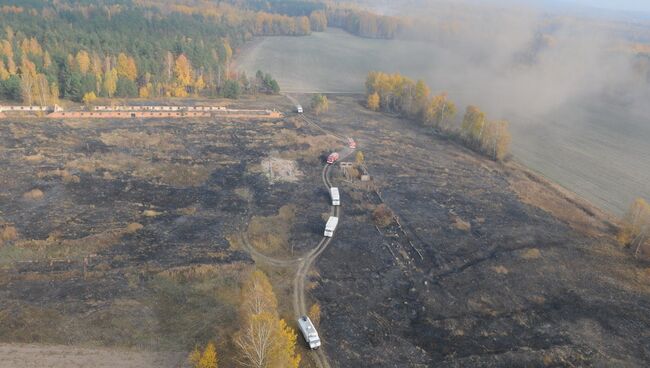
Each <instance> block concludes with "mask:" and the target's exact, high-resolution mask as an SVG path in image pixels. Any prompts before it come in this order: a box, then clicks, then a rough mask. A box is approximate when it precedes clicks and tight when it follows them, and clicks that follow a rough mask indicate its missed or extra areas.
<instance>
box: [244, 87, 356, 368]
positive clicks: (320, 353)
mask: <svg viewBox="0 0 650 368" xmlns="http://www.w3.org/2000/svg"><path fill="white" fill-rule="evenodd" d="M285 96H286V97H287V98H288V99H289V100H291V102H292V103H294V104H298V101H297V100H296V99H295V98H293V97H291V96H289V95H285ZM300 117H301V118H302V119H303V120H304V121H305V122H306V123H308V124H310V125H312V126H314V127H316V128H317V129H319V130H320V131H322V132H324V133H325V134H328V135H332V136H334V137H336V138H338V139H340V140H342V141H344V142H346V143H347V141H346V138H345V137H343V136H340V135H337V134H334V133H332V132H330V131H328V130H326V129H324V128H323V127H321V126H320V125H318V124H317V123H315V122H313V121H311V120H310V119H308V118H307V117H305V116H304V115H300ZM354 151H355V150H354V149H350V148H348V147H345V148H344V149H343V150H342V151H341V152H339V155H340V160H342V159H344V158H346V157H348V156H350V155H351V154H352V153H353V152H354ZM331 167H332V165H329V164H326V165H325V167H323V170H322V172H321V179H322V181H323V185H325V187H326V188H327V189H328V191H329V189H330V188H331V187H332V183H331V182H330V179H329V171H330V169H331ZM330 215H331V216H336V217H339V218H340V216H341V209H340V207H339V206H330ZM331 241H332V238H328V237H325V236H323V238H322V239H321V240H320V241H319V242H318V244H317V245H316V247H315V248H314V249H312V250H311V251H309V252H307V254H305V255H302V256H300V257H297V258H293V259H277V258H273V257H269V256H267V255H265V254H262V253H260V252H259V251H257V250H256V249H255V248H254V247H253V246H252V245H251V244H250V242H249V240H248V238H247V236H246V235H245V234H242V243H243V244H244V247H245V248H246V250H247V251H248V252H250V254H251V255H252V256H253V258H256V259H257V260H258V261H260V262H262V263H266V264H268V265H271V266H275V267H293V266H294V265H298V267H297V269H296V276H295V277H294V279H293V311H294V313H295V315H296V316H298V317H300V316H303V315H307V298H306V293H305V281H306V279H307V276H308V273H309V270H310V269H311V266H312V265H313V264H314V262H315V261H316V259H318V257H319V256H320V255H321V254H322V253H323V252H324V251H325V249H327V246H328V245H329V244H330V242H331ZM309 356H310V358H311V359H312V360H313V361H314V363H315V364H316V365H317V366H318V367H320V368H330V367H331V365H330V363H329V359H328V358H327V354H326V353H325V349H324V348H323V346H321V348H320V349H318V350H314V351H311V354H310V355H309Z"/></svg>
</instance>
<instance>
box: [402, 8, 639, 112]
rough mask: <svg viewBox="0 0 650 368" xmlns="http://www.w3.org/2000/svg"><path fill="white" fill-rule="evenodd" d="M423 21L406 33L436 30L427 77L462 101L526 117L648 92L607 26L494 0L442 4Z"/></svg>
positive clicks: (620, 43)
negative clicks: (581, 103)
mask: <svg viewBox="0 0 650 368" xmlns="http://www.w3.org/2000/svg"><path fill="white" fill-rule="evenodd" d="M419 18H420V21H419V22H418V23H417V24H418V25H417V26H416V27H415V29H414V30H412V32H413V33H411V34H409V35H408V36H414V37H422V35H425V37H426V35H436V36H433V37H431V38H433V41H434V42H433V43H432V45H431V46H430V47H431V48H432V49H431V50H429V53H430V54H432V55H435V57H434V60H433V63H432V65H431V67H430V69H429V70H428V71H427V74H428V75H427V76H426V79H427V80H428V81H429V82H430V83H431V84H432V86H433V87H434V89H441V90H447V91H449V93H450V95H451V97H452V98H454V97H455V98H456V99H457V100H458V102H459V105H461V106H464V105H467V104H475V105H478V106H480V107H481V108H482V109H484V110H486V111H487V112H488V113H490V114H491V115H496V116H508V115H517V116H525V115H543V114H546V113H548V112H552V111H555V110H558V109H559V108H560V107H562V106H563V105H565V104H572V103H580V101H584V100H585V99H592V98H607V97H608V96H610V97H611V96H617V97H620V96H621V94H625V95H626V96H625V98H627V99H629V98H630V97H634V96H638V95H642V96H645V92H644V93H640V92H643V91H640V90H639V89H638V88H641V87H642V86H641V84H640V83H638V80H639V77H640V75H639V73H638V72H637V71H636V70H635V69H634V67H633V65H634V58H633V54H632V53H631V52H626V51H625V47H624V41H625V40H623V39H621V37H620V36H619V35H617V34H614V33H613V32H612V29H611V27H610V26H609V25H608V24H607V23H604V22H596V21H590V20H586V19H581V18H578V17H572V16H559V15H551V14H548V13H546V12H544V11H542V10H540V9H539V8H534V7H523V6H518V7H512V6H510V5H508V6H506V5H504V4H503V3H496V2H493V3H491V4H490V5H476V4H471V5H468V4H465V5H459V4H458V3H455V4H447V5H445V6H443V5H440V4H439V6H438V7H435V8H431V9H430V14H428V16H427V17H426V18H425V17H422V15H420V16H419ZM632 87H633V88H634V93H630V88H632ZM628 102H629V101H628ZM637 102H642V101H637ZM640 105H643V104H642V103H640Z"/></svg>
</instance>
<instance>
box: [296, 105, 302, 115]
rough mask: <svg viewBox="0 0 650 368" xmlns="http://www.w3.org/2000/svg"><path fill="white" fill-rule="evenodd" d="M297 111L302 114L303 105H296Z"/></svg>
mask: <svg viewBox="0 0 650 368" xmlns="http://www.w3.org/2000/svg"><path fill="white" fill-rule="evenodd" d="M296 112H297V113H298V114H302V106H301V105H296Z"/></svg>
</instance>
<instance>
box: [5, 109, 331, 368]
mask: <svg viewBox="0 0 650 368" xmlns="http://www.w3.org/2000/svg"><path fill="white" fill-rule="evenodd" d="M242 104H246V106H251V105H255V104H258V105H260V106H261V107H264V106H267V107H277V108H281V109H287V108H288V106H289V105H288V103H287V102H286V100H285V99H284V98H282V97H277V98H272V97H271V98H265V99H264V100H262V101H244V102H242ZM330 141H331V139H330V138H327V137H325V136H324V135H321V133H318V132H316V131H315V130H314V129H312V128H310V127H308V126H305V124H304V123H303V122H300V121H299V120H298V119H296V118H291V117H290V118H284V119H278V120H276V121H268V120H266V121H253V120H251V121H243V120H206V119H197V120H192V119H184V120H182V121H180V120H176V119H175V120H168V121H165V120H162V119H152V120H115V121H107V120H67V121H51V120H47V121H41V120H36V119H34V120H23V121H17V120H5V121H3V122H2V124H1V125H0V162H1V163H0V165H1V167H2V172H1V174H0V230H3V231H4V230H6V229H13V230H12V231H5V232H4V234H10V233H15V234H13V235H12V236H4V235H3V236H4V238H0V239H3V241H1V242H0V342H4V343H9V342H12V343H13V342H20V343H47V344H67V345H82V346H119V347H128V348H136V349H144V350H153V351H180V352H184V351H188V350H189V349H191V348H193V347H194V345H195V344H197V343H201V344H203V343H205V342H206V341H207V340H208V339H216V341H217V345H218V349H219V350H220V351H226V350H228V349H232V346H230V345H229V344H231V343H230V341H231V339H230V337H231V335H232V333H233V331H234V330H235V329H236V328H237V316H238V313H237V310H238V304H239V293H238V290H239V284H240V281H241V280H242V279H243V278H245V277H246V275H247V274H248V272H249V271H250V269H251V268H252V267H253V266H254V264H253V261H252V260H251V258H250V257H249V255H248V254H247V253H246V252H244V251H243V250H241V249H239V248H237V247H236V246H233V245H232V244H231V241H232V239H233V238H237V236H238V234H239V233H240V232H242V231H246V230H247V224H248V222H249V220H250V219H251V218H252V217H253V216H255V217H256V218H257V219H262V220H264V219H266V218H267V217H269V218H274V216H276V215H277V214H278V211H279V209H280V208H281V207H282V206H286V205H293V206H292V214H291V217H292V219H291V221H290V224H289V225H287V228H288V229H290V232H291V233H290V234H291V235H290V236H289V237H288V240H287V241H289V242H290V243H291V244H292V247H293V248H294V250H295V251H296V252H301V251H304V250H305V248H306V247H309V246H311V245H313V244H315V243H316V242H317V241H318V239H319V237H320V234H319V232H320V231H321V230H320V227H319V224H320V222H321V218H320V213H321V212H326V211H328V209H329V207H328V206H327V201H326V196H327V193H326V191H325V189H322V183H321V177H320V173H321V170H322V166H321V164H320V159H319V155H320V154H321V151H323V152H324V151H326V150H327V149H328V148H329V147H328V145H329V142H330ZM264 160H267V161H271V160H272V161H273V168H272V169H273V174H272V176H269V168H267V167H266V166H265V165H263V162H264ZM321 198H324V199H323V200H321ZM256 234H257V233H256ZM293 234H295V236H294V235H293ZM257 235H259V234H257ZM262 235H264V234H262ZM267 238H268V239H273V238H272V235H268V237H267ZM314 240H315V241H314ZM279 246H281V247H282V249H276V250H275V251H277V252H281V251H282V250H283V249H284V250H286V249H288V247H289V244H279ZM288 302H289V301H288ZM286 318H289V319H291V320H293V316H292V315H288V316H286ZM184 358H185V354H184V353H182V354H180V359H181V360H184ZM222 358H223V359H225V360H224V361H225V363H226V364H227V363H228V359H229V358H228V357H227V354H223V356H222ZM167 363H168V364H169V365H170V366H175V365H176V364H177V363H178V361H170V360H168V361H167Z"/></svg>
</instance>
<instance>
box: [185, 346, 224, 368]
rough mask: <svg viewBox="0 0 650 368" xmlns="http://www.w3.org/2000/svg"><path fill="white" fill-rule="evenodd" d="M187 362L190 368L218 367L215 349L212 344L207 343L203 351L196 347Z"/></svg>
mask: <svg viewBox="0 0 650 368" xmlns="http://www.w3.org/2000/svg"><path fill="white" fill-rule="evenodd" d="M188 360H189V361H190V364H191V365H192V368H217V367H218V365H219V359H218V357H217V349H215V347H214V344H213V343H212V342H208V344H207V345H206V346H205V349H204V350H203V351H201V349H199V347H198V346H197V347H196V348H194V350H193V351H192V352H191V353H190V356H189V358H188Z"/></svg>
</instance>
